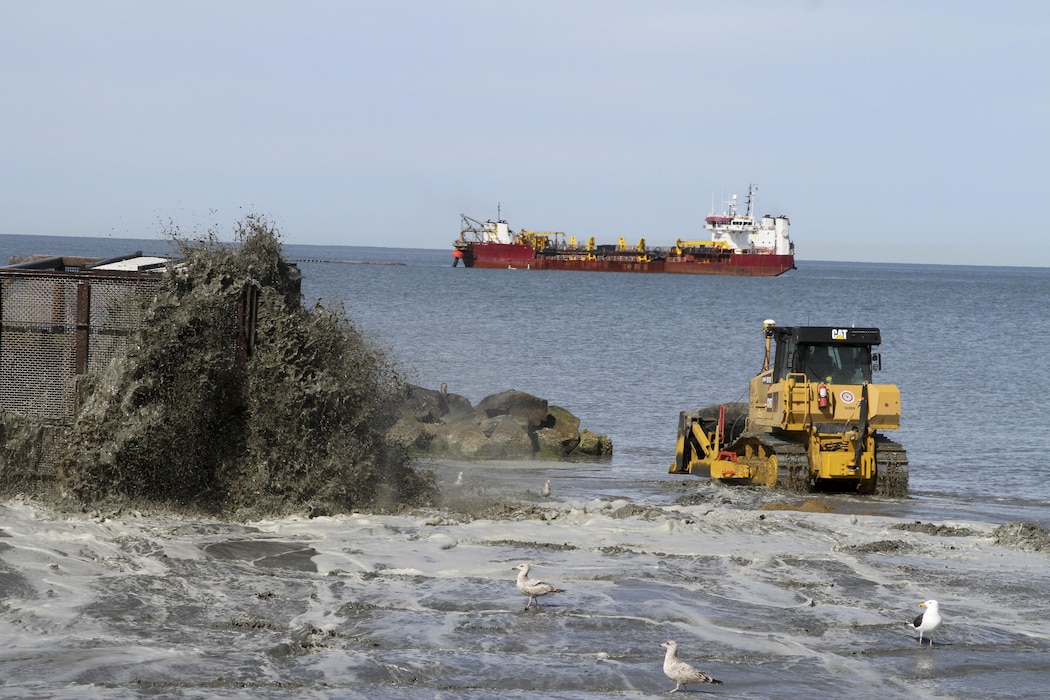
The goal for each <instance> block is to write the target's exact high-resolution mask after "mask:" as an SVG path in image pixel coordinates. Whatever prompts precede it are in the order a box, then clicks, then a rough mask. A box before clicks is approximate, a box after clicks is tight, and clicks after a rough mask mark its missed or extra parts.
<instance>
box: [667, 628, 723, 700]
mask: <svg viewBox="0 0 1050 700" xmlns="http://www.w3.org/2000/svg"><path fill="white" fill-rule="evenodd" d="M660 646H662V647H664V648H665V649H667V654H666V655H665V656H664V674H665V675H666V676H667V677H668V678H670V679H671V680H672V681H674V682H675V687H674V690H669V691H668V692H670V693H674V692H676V691H678V690H682V689H683V688H685V684H686V683H713V684H714V685H722V681H719V680H715V679H714V678H712V677H711V676H709V675H707V674H706V673H704V672H703V671H697V670H696V669H695V668H693V667H692V666H690V665H689V664H687V663H686V662H684V661H682V660H681V659H679V658H678V642H675V641H673V640H668V641H666V642H664V643H663V644H661V645H660Z"/></svg>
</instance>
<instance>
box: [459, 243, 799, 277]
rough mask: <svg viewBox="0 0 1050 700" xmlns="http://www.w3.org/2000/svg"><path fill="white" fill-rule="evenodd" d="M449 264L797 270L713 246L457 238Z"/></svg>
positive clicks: (695, 271)
mask: <svg viewBox="0 0 1050 700" xmlns="http://www.w3.org/2000/svg"><path fill="white" fill-rule="evenodd" d="M452 255H453V258H454V260H453V265H456V264H458V263H459V261H460V260H462V261H463V265H464V266H465V267H478V268H487V269H507V268H510V269H519V270H577V271H581V272H661V273H665V274H666V273H670V274H689V275H738V276H754V277H776V276H777V275H782V274H784V273H785V272H787V271H788V270H793V269H795V256H794V255H773V254H768V253H748V252H735V251H730V250H725V249H719V248H712V249H709V250H707V251H703V252H699V253H697V252H692V253H686V254H683V255H672V254H670V253H668V254H667V255H662V254H654V253H649V254H644V253H637V252H633V251H623V252H620V251H615V252H611V253H610V252H604V253H603V252H598V253H589V252H567V251H564V250H560V249H556V250H552V251H549V252H544V251H537V250H534V249H533V248H532V247H531V246H528V245H523V244H519V243H494V242H487V241H486V242H470V241H458V242H457V243H456V246H455V249H454V250H453V252H452Z"/></svg>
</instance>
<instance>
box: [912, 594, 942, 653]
mask: <svg viewBox="0 0 1050 700" xmlns="http://www.w3.org/2000/svg"><path fill="white" fill-rule="evenodd" d="M919 607H920V608H926V610H925V611H923V613H922V614H921V615H919V616H918V617H917V618H915V620H914V621H912V623H911V626H912V627H914V628H915V629H917V630H919V646H922V635H923V634H925V635H926V636H927V637H929V639H930V646H931V647H932V646H933V631H934V630H935V629H937V628H938V627H940V626H941V613H940V611H939V610H938V609H937V601H936V600H927V601H926V602H925V603H919Z"/></svg>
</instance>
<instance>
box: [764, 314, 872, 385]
mask: <svg viewBox="0 0 1050 700" xmlns="http://www.w3.org/2000/svg"><path fill="white" fill-rule="evenodd" d="M772 330H773V333H774V338H775V340H776V354H775V357H774V360H773V378H772V381H773V383H777V382H780V381H781V380H783V379H785V378H786V377H787V376H788V375H789V374H804V375H805V376H806V379H807V380H809V381H811V382H827V383H828V384H865V383H869V382H871V376H872V370H873V369H875V368H877V366H878V359H879V357H878V355H877V354H874V353H872V351H871V348H872V346H873V345H878V344H879V343H881V342H882V338H881V334H880V333H879V329H877V328H831V327H824V326H801V327H796V328H789V327H784V328H776V327H774V328H773V329H772Z"/></svg>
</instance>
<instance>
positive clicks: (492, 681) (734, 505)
mask: <svg viewBox="0 0 1050 700" xmlns="http://www.w3.org/2000/svg"><path fill="white" fill-rule="evenodd" d="M435 469H436V470H437V471H438V474H439V477H440V478H441V480H442V482H443V483H444V484H446V486H447V498H448V503H447V505H446V506H445V507H443V508H440V509H434V510H428V511H426V512H418V513H413V514H406V515H371V514H354V515H347V516H342V517H333V518H316V519H305V518H303V519H298V518H292V519H282V520H273V521H264V522H256V523H251V524H246V525H231V524H225V523H217V522H204V521H186V520H184V519H170V518H167V517H160V516H146V515H140V514H134V513H128V514H123V515H121V516H119V517H114V518H99V517H96V518H90V517H86V516H85V517H78V518H70V517H66V516H57V515H55V514H53V513H51V512H49V511H47V510H46V509H43V508H41V507H38V506H36V505H33V504H31V503H26V502H22V501H10V502H7V503H5V504H4V505H3V506H2V508H0V529H2V535H3V537H0V567H2V568H0V586H2V588H0V591H2V595H3V601H4V606H3V610H2V612H0V629H2V631H3V636H4V639H5V640H7V644H6V645H5V648H4V650H3V651H2V652H0V678H2V684H3V686H2V687H3V693H4V694H5V695H9V696H20V697H68V698H74V697H87V696H92V697H112V698H118V697H119V698H125V697H140V696H142V695H156V696H174V695H178V696H180V697H253V698H254V697H287V696H289V695H295V696H299V697H361V698H406V697H407V698H435V697H441V698H454V697H466V698H471V697H478V698H480V697H491V696H492V695H493V694H494V693H498V694H499V695H500V696H501V697H522V698H524V697H557V698H591V697H610V696H615V697H655V696H657V695H661V694H663V693H664V692H666V691H667V690H669V689H670V688H672V687H673V685H674V684H673V683H671V682H670V681H669V680H668V679H667V678H665V677H664V676H663V673H662V671H661V663H662V658H663V649H662V648H661V647H660V643H661V642H663V641H665V640H667V639H675V640H677V641H678V643H679V647H680V655H681V657H682V658H683V659H685V660H686V661H689V662H690V663H693V664H694V665H695V666H697V667H699V668H702V669H704V670H706V671H708V672H709V673H711V674H712V675H713V676H714V677H716V678H719V679H721V680H723V681H724V682H725V685H724V686H720V687H718V688H712V689H711V690H710V692H711V693H712V694H717V695H719V696H724V697H747V698H809V697H872V696H876V695H877V696H878V697H882V698H909V699H910V698H949V697H979V696H980V697H996V698H1003V697H1017V698H1021V697H1038V696H1039V693H1041V692H1042V685H1043V683H1044V681H1045V677H1046V675H1045V674H1046V673H1047V671H1050V662H1048V660H1047V659H1048V658H1050V657H1048V652H1050V634H1048V632H1050V626H1048V624H1047V622H1048V615H1047V607H1046V605H1045V603H1043V602H1042V601H1043V600H1044V598H1043V596H1042V591H1045V590H1046V588H1047V584H1048V583H1050V580H1048V579H1050V568H1048V567H1047V557H1046V555H1045V554H1040V553H1028V552H1022V551H1016V550H1013V549H1009V548H1006V547H1004V546H1000V545H997V544H995V543H994V539H993V537H992V531H993V529H994V525H993V524H992V523H984V522H979V521H973V522H971V521H967V522H957V521H953V522H938V523H935V524H937V525H942V526H944V527H941V528H939V529H938V530H937V531H934V530H933V529H932V528H929V527H927V528H919V527H915V525H914V523H915V518H913V517H911V513H909V509H910V508H912V507H913V506H912V505H911V504H909V503H908V502H906V501H905V502H902V501H875V500H872V499H854V498H849V497H833V498H832V497H825V499H824V500H822V501H821V502H822V503H824V504H826V505H830V506H832V507H834V508H835V509H836V510H837V511H838V512H835V513H822V512H798V511H791V510H759V509H758V508H757V507H758V506H760V505H761V504H762V503H764V502H769V501H775V500H785V501H791V502H792V503H794V504H796V505H797V504H799V503H800V502H801V500H800V499H798V498H797V497H791V496H788V495H787V494H783V493H777V492H775V491H767V490H760V489H730V488H725V487H721V486H718V485H716V484H713V483H711V482H709V481H706V480H700V479H687V480H683V479H681V478H679V477H673V476H670V475H666V476H663V477H657V478H654V479H652V480H651V481H650V482H647V483H646V484H644V485H639V484H636V483H631V484H626V483H619V482H618V478H617V477H616V476H615V475H614V474H612V473H610V472H603V471H602V468H601V466H600V465H568V464H566V465H551V466H549V467H540V468H537V465H515V464H509V465H508V464H475V465H466V464H447V465H441V464H439V465H435ZM459 471H463V472H464V485H463V486H462V487H459V488H456V487H454V486H452V482H453V480H454V478H455V476H456V474H457V473H458V472H459ZM548 478H549V479H550V480H551V482H552V488H553V495H552V497H551V498H549V499H543V498H541V497H540V496H539V490H540V487H541V486H542V484H543V482H544V481H545V480H546V479H548ZM618 489H622V490H623V491H624V492H625V493H627V492H633V493H635V495H634V496H633V497H618V496H616V491H617V490H618ZM595 491H599V492H603V494H604V495H602V496H601V497H593V496H591V495H590V494H592V493H593V492H595ZM926 524H927V525H930V523H929V521H927V522H926ZM523 561H527V562H530V563H531V565H532V572H531V574H532V575H533V576H534V577H538V578H542V579H544V580H547V581H550V582H552V583H555V584H556V585H558V586H559V587H562V588H565V589H566V592H565V593H563V594H558V595H552V596H547V597H545V598H543V599H542V601H541V602H542V604H543V608H542V609H540V610H536V609H532V610H528V611H525V610H524V607H525V603H526V598H525V597H524V596H522V595H521V594H520V593H518V591H517V590H516V588H515V586H514V579H515V576H516V573H517V572H516V571H515V570H514V567H516V566H517V565H518V564H519V563H521V562H523ZM928 598H936V599H937V600H939V601H940V604H941V610H942V613H943V615H944V618H945V622H944V625H943V626H942V628H941V629H940V630H938V632H937V633H936V635H935V638H934V639H935V645H934V646H933V647H932V648H929V647H922V648H920V647H919V645H918V642H917V635H916V634H915V633H914V631H913V630H911V629H910V628H909V627H907V626H906V624H905V623H906V622H907V621H909V620H911V619H912V618H913V617H914V616H915V615H916V614H918V613H919V612H921V608H919V607H918V603H920V602H922V601H923V600H926V599H928ZM705 690H707V689H706V688H705Z"/></svg>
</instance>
